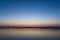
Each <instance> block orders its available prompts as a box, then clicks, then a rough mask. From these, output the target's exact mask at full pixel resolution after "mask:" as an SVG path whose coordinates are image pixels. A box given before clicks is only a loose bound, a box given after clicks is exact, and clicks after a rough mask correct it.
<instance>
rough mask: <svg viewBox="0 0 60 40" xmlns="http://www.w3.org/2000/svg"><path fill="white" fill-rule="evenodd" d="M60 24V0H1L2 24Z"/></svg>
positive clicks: (0, 13)
mask: <svg viewBox="0 0 60 40" xmlns="http://www.w3.org/2000/svg"><path fill="white" fill-rule="evenodd" d="M59 24H60V0H0V25H4V26H5V25H7V26H48V25H49V26H52V25H54V26H55V25H59Z"/></svg>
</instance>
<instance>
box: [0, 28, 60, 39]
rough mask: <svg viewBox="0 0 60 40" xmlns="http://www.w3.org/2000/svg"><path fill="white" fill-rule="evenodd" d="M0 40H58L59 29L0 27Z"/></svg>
mask: <svg viewBox="0 0 60 40" xmlns="http://www.w3.org/2000/svg"><path fill="white" fill-rule="evenodd" d="M0 40H60V30H51V29H32V28H30V29H29V28H27V29H11V28H10V29H0Z"/></svg>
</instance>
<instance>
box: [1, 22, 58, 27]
mask: <svg viewBox="0 0 60 40" xmlns="http://www.w3.org/2000/svg"><path fill="white" fill-rule="evenodd" d="M1 25H2V26H56V25H59V23H54V22H48V23H42V22H40V23H38V22H32V23H26V22H0V26H1Z"/></svg>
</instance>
